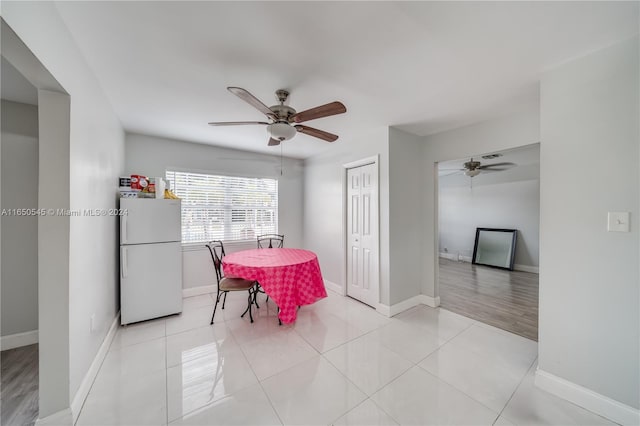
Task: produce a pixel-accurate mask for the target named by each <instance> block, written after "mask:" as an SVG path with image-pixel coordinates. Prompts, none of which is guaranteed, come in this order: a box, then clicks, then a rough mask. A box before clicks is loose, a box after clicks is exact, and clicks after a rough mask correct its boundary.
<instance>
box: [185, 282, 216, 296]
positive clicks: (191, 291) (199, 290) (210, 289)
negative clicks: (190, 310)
mask: <svg viewBox="0 0 640 426" xmlns="http://www.w3.org/2000/svg"><path fill="white" fill-rule="evenodd" d="M216 291H217V286H216V285H215V284H214V285H203V286H200V287H190V288H183V289H182V297H193V296H200V295H201V294H209V293H215V292H216Z"/></svg>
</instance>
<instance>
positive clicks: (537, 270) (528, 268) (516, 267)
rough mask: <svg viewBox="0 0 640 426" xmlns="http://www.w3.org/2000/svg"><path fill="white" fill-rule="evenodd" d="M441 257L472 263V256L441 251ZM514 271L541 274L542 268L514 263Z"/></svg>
mask: <svg viewBox="0 0 640 426" xmlns="http://www.w3.org/2000/svg"><path fill="white" fill-rule="evenodd" d="M440 257H441V258H443V259H449V260H453V261H455V262H468V263H471V261H472V259H471V257H470V256H460V257H459V258H458V255H456V254H451V253H440ZM513 269H514V271H522V272H531V273H532V274H539V273H540V268H539V267H538V266H529V265H520V264H518V263H516V264H514V265H513Z"/></svg>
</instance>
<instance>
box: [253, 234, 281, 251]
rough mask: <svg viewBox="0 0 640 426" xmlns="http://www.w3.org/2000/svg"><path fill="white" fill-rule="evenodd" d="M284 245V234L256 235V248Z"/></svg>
mask: <svg viewBox="0 0 640 426" xmlns="http://www.w3.org/2000/svg"><path fill="white" fill-rule="evenodd" d="M283 246H284V235H280V234H264V235H258V248H259V249H260V248H282V247H283Z"/></svg>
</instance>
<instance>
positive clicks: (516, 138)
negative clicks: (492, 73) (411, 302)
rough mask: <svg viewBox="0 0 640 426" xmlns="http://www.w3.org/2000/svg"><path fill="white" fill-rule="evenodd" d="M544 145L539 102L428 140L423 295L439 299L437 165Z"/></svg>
mask: <svg viewBox="0 0 640 426" xmlns="http://www.w3.org/2000/svg"><path fill="white" fill-rule="evenodd" d="M539 141H540V109H539V103H538V101H537V99H535V100H532V101H531V102H530V103H529V104H528V105H524V106H523V107H522V108H521V109H519V110H516V111H513V112H512V114H510V115H507V116H504V117H498V118H496V119H493V120H488V121H484V122H481V123H477V124H472V125H469V126H465V127H461V128H458V129H454V130H450V131H447V132H442V133H438V134H435V135H431V136H427V137H425V138H424V142H425V144H426V145H425V149H424V157H423V158H424V162H423V167H424V168H425V181H424V186H423V188H424V192H423V196H424V198H423V202H424V203H425V204H424V228H423V232H424V234H423V235H424V239H423V260H424V261H423V278H424V279H423V285H422V294H425V295H427V296H434V295H435V296H437V294H436V292H437V290H436V285H437V276H436V274H437V268H436V264H437V263H436V262H437V261H438V215H437V212H438V200H437V193H436V189H437V187H438V179H437V170H436V163H437V162H440V161H449V160H455V159H458V158H465V157H474V156H475V157H477V156H479V155H481V154H485V153H487V152H496V151H504V150H507V149H511V148H517V147H521V146H525V145H530V144H534V143H538V142H539Z"/></svg>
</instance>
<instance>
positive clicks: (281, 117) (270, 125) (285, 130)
mask: <svg viewBox="0 0 640 426" xmlns="http://www.w3.org/2000/svg"><path fill="white" fill-rule="evenodd" d="M227 90H228V91H230V92H231V93H233V94H234V95H236V96H237V97H239V98H240V99H242V100H243V101H245V102H246V103H248V104H249V105H251V106H252V107H254V108H256V109H257V110H258V111H260V112H261V113H263V114H264V115H265V116H266V117H267V119H268V120H269V121H268V122H267V121H217V122H211V123H209V125H211V126H240V125H256V124H257V125H264V126H267V131H268V132H269V135H270V138H269V143H268V145H269V146H275V145H280V143H281V142H283V141H286V140H289V139H291V138H293V137H294V136H295V135H296V134H297V133H298V132H300V133H304V134H306V135H309V136H313V137H316V138H319V139H322V140H324V141H327V142H335V141H336V140H337V139H338V136H337V135H334V134H332V133H329V132H325V131H324V130H319V129H315V128H313V127H309V126H305V125H302V124H299V123H304V122H306V121H310V120H315V119H317V118H323V117H329V116H332V115H337V114H343V113H345V112H347V108H346V107H345V106H344V105H343V104H342V103H341V102H338V101H335V102H330V103H328V104H326V105H321V106H318V107H315V108H311V109H308V110H305V111H301V112H297V111H296V110H295V109H293V108H291V107H290V106H288V105H285V103H286V102H287V99H288V98H289V92H288V91H287V90H284V89H280V90H276V97H277V98H278V101H279V102H280V104H279V105H273V106H271V107H268V106H266V105H265V104H264V103H262V102H261V101H260V100H259V99H258V98H256V97H255V96H253V95H252V94H251V93H249V92H248V91H247V90H245V89H243V88H241V87H227Z"/></svg>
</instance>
